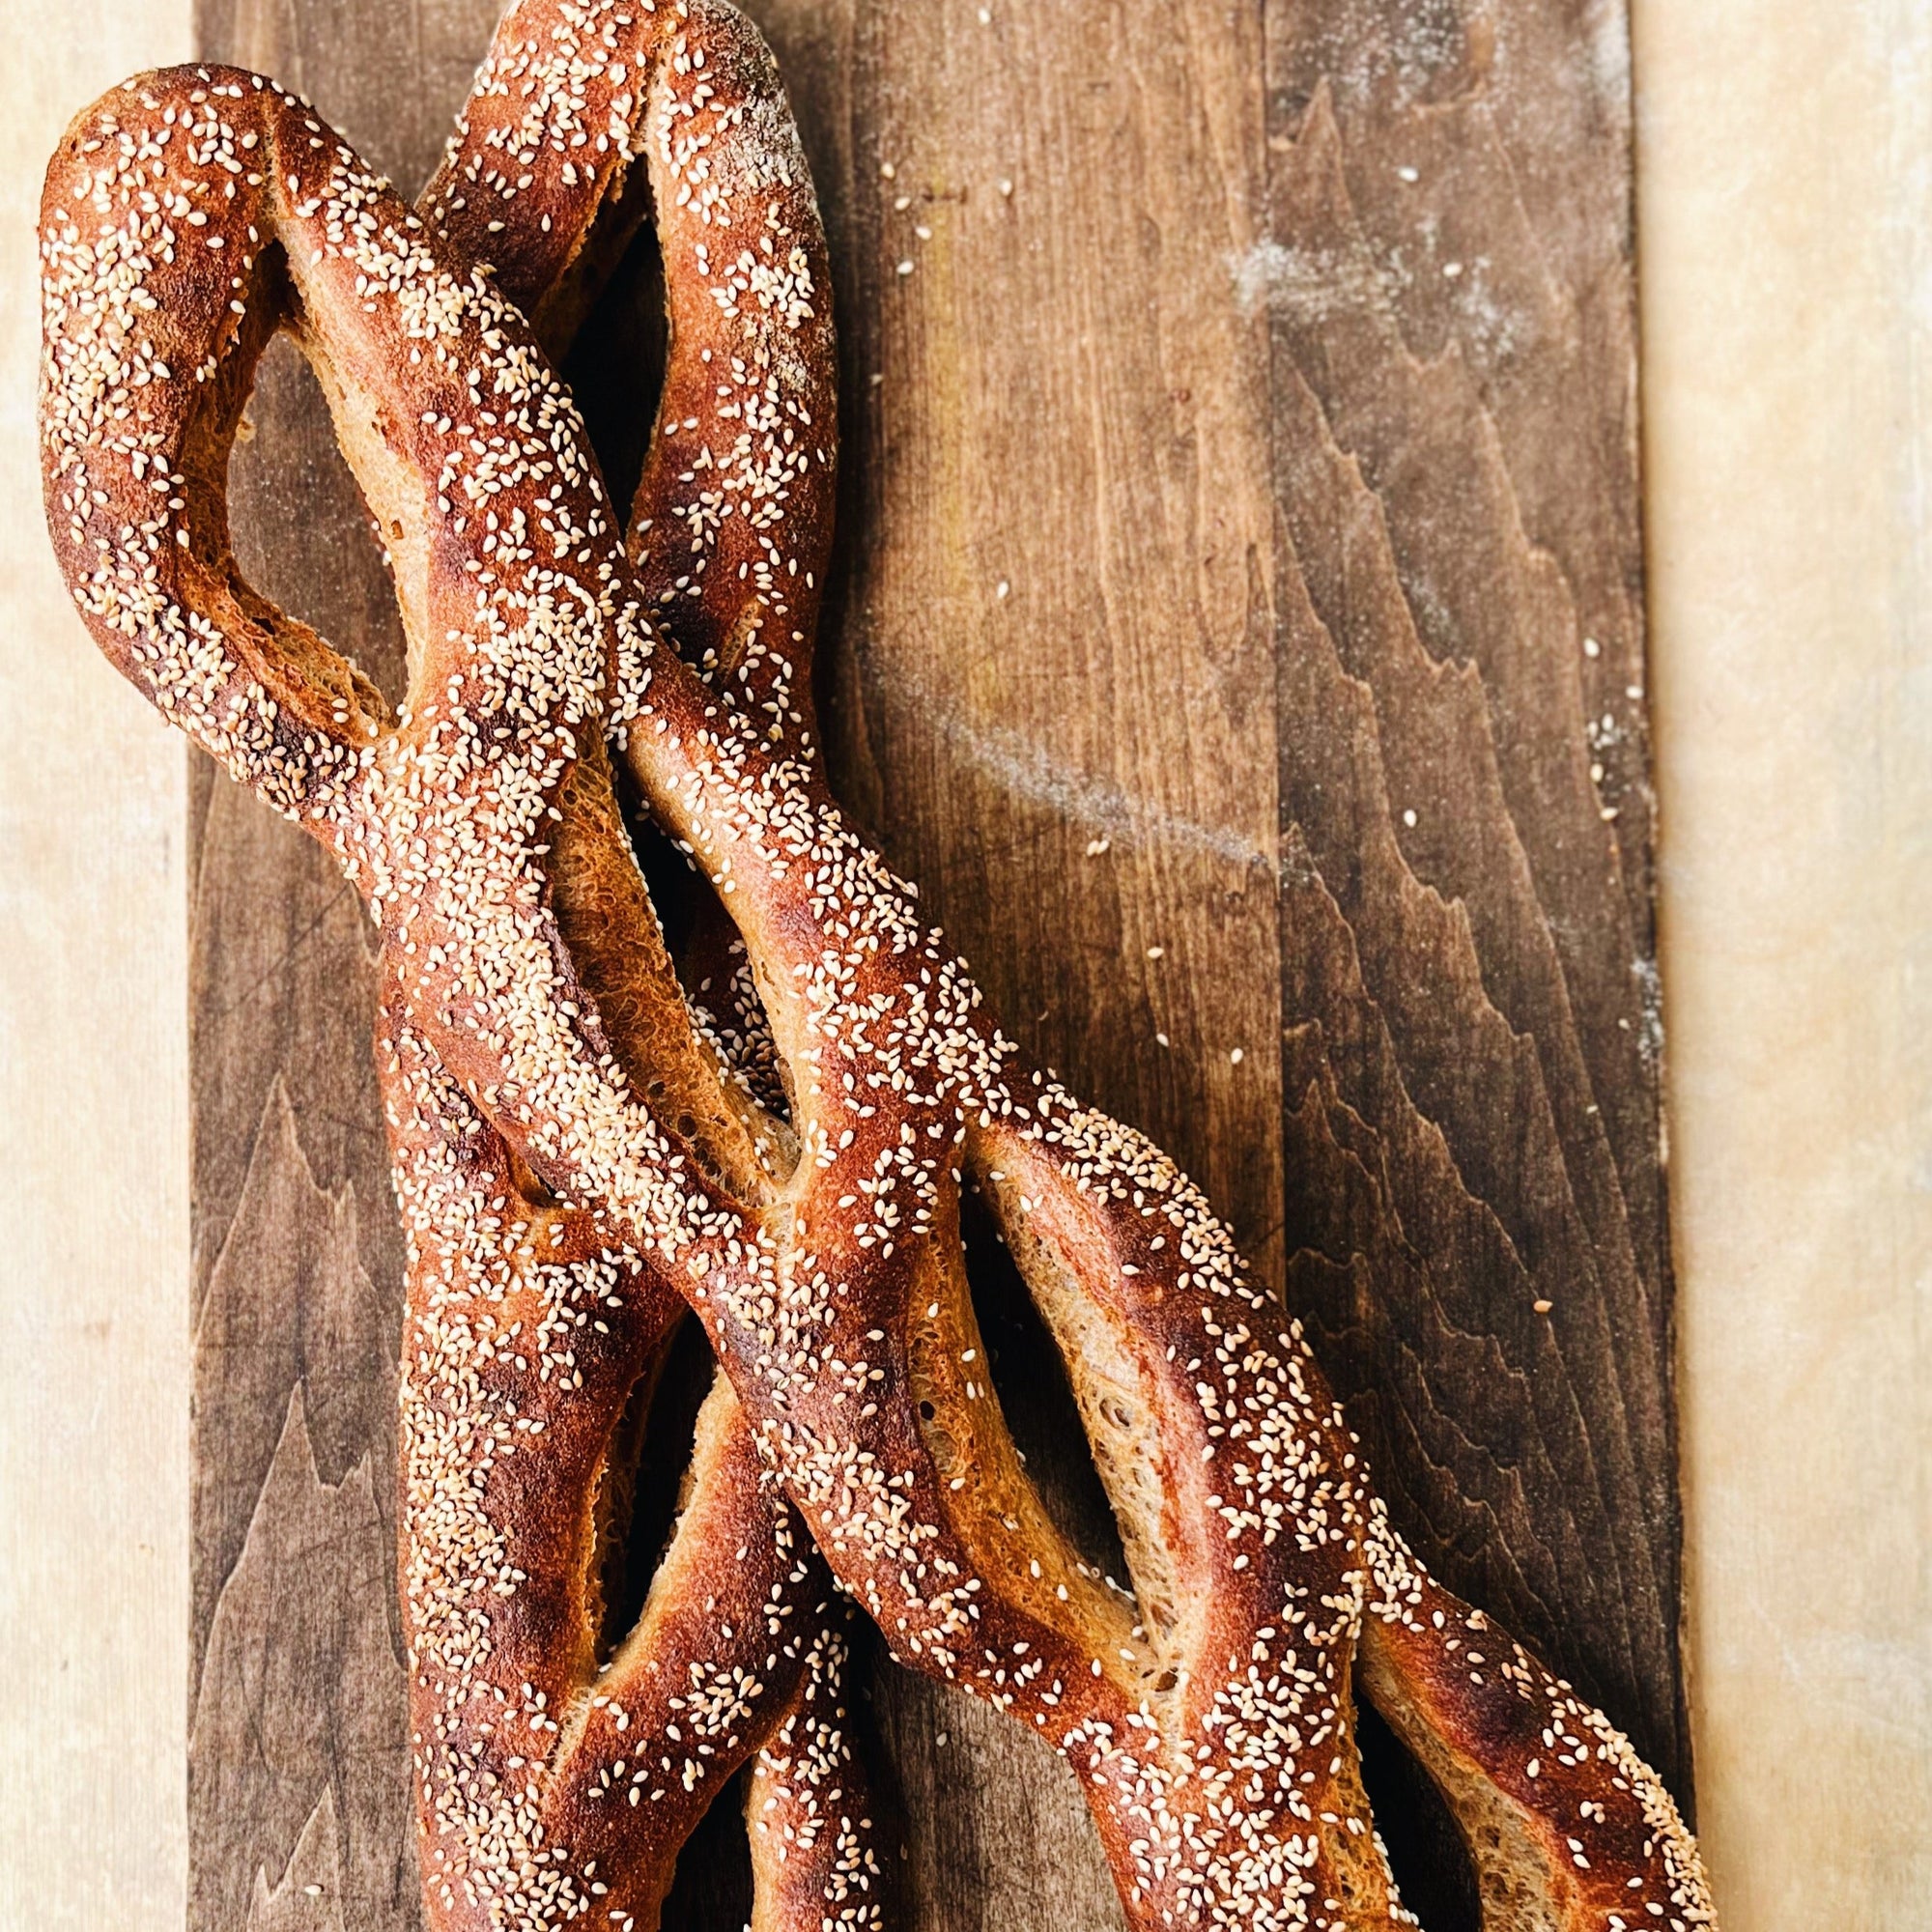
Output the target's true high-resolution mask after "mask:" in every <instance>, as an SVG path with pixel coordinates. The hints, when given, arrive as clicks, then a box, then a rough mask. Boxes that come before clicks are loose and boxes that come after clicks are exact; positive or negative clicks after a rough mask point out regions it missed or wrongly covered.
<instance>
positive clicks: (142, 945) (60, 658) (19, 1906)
mask: <svg viewBox="0 0 1932 1932" xmlns="http://www.w3.org/2000/svg"><path fill="white" fill-rule="evenodd" d="M187 16H188V9H187V4H186V0H179V4H176V0H164V4H160V5H151V6H144V7H142V8H140V9H128V8H127V7H124V6H117V5H114V4H111V0H76V4H74V5H72V6H63V7H62V8H60V9H59V10H58V11H56V10H55V9H53V8H51V7H47V6H42V5H39V4H33V5H24V4H20V0H0V44H4V45H5V46H6V48H7V58H6V64H5V67H4V70H0V101H3V102H4V112H0V482H3V483H4V487H0V597H4V600H5V602H4V611H5V616H4V639H5V641H4V643H0V851H4V854H5V856H4V858H0V933H3V934H4V937H0V1109H4V1113H5V1118H6V1121H7V1126H8V1137H9V1141H10V1143H11V1146H12V1149H13V1151H12V1154H11V1156H10V1159H9V1162H8V1168H9V1179H10V1183H11V1185H10V1188H9V1212H8V1215H7V1225H6V1229H5V1233H4V1235H0V1643H4V1647H5V1655H6V1657H7V1659H8V1691H7V1714H6V1718H5V1719H4V1722H0V1731H4V1734H5V1737H6V1740H7V1743H6V1747H5V1748H0V1925H6V1926H10V1927H12V1926H20V1927H27V1926H35V1927H40V1926H44V1927H47V1928H49V1932H65V1928H69V1927H77V1926H82V1925H87V1926H102V1925H116V1926H127V1927H133V1926H141V1927H148V1926H162V1925H169V1926H172V1925H175V1924H178V1923H179V1922H180V1915H181V1904H180V1901H181V1896H182V1885H183V1879H184V1873H185V1846H184V1837H183V1804H182V1779H181V1776H180V1767H181V1763H182V1685H183V1680H184V1677H185V1670H186V1659H187V1630H186V1626H185V1622H184V1620H183V1617H182V1613H181V1611H182V1605H183V1604H184V1603H185V1601H186V1597H185V1592H186V1590H187V1579H188V1564H187V1435H186V1429H185V1411H184V1406H183V1394H184V1391H185V1389H186V1386H187V1381H186V1378H187V1365H188V1349H187V1303H186V1299H185V1296H184V1295H183V1293H182V1284H183V1282H184V1281H185V1272H184V1270H185V1267H186V1265H187V1065H186V1044H187V1041H186V1027H185V1017H186V1009H185V1003H184V999H183V988H184V983H185V932H184V929H183V920H182V903H183V893H184V877H185V867H184V843H185V840H184V812H185V798H184V793H185V783H184V779H185V769H186V768H185V761H184V759H183V757H182V753H181V751H180V748H179V747H178V746H175V745H171V744H168V743H166V742H164V739H163V738H162V737H160V736H157V734H156V731H155V728H154V714H153V713H152V712H151V711H150V710H149V709H148V707H147V705H145V704H144V703H143V702H142V701H141V700H140V698H139V697H138V696H136V695H135V694H134V693H133V692H132V691H131V690H129V689H128V687H127V686H126V685H124V684H123V683H122V682H121V680H120V679H119V678H117V677H116V676H115V675H114V674H113V673H112V672H111V671H110V670H109V669H108V668H107V667H106V665H105V664H103V663H102V662H101V661H100V660H99V657H97V656H95V654H94V653H92V652H83V651H81V650H80V649H78V648H76V646H77V645H78V644H79V643H80V640H81V637H82V635H83V634H82V633H81V631H80V627H79V625H78V623H77V622H76V621H75V619H74V617H73V614H72V610H71V606H70V605H69V603H68V599H67V594H66V591H65V589H64V587H63V586H62V584H61V582H60V579H59V576H58V575H57V573H56V572H55V570H54V568H53V558H52V554H51V553H50V552H49V550H48V548H47V539H46V529H45V526H44V525H43V522H42V519H41V505H40V483H39V463H38V460H37V459H36V456H35V441H34V369H35V364H36V361H37V358H38V356H39V353H40V343H39V333H40V321H39V315H38V302H37V300H36V298H35V294H34V291H35V289H36V286H37V281H38V273H37V270H36V265H35V240H34V224H35V218H36V214H37V212H38V207H39V202H40V183H41V171H42V169H43V167H44V166H45V165H46V157H47V155H48V154H49V153H50V152H51V150H52V147H53V144H54V142H55V140H56V139H58V137H59V135H60V131H61V129H62V128H63V127H64V126H65V125H66V123H67V121H68V118H69V117H70V115H71V114H72V113H73V112H74V111H75V109H76V108H78V107H79V106H80V105H82V104H83V103H84V102H85V101H87V100H89V99H92V98H93V97H94V96H95V95H96V94H98V93H99V91H100V90H101V89H102V88H103V87H108V86H111V85H112V84H113V83H114V81H115V80H117V79H119V78H121V77H122V76H123V75H125V74H126V73H127V72H128V71H131V70H133V69H135V68H138V67H141V66H144V65H148V64H152V63H153V62H155V61H156V60H161V59H165V58H167V57H168V56H170V55H172V54H174V53H176V52H178V51H179V50H180V49H181V48H182V46H183V45H184V44H185V39H186V34H187V29H188V17H187ZM90 660H91V661H90Z"/></svg>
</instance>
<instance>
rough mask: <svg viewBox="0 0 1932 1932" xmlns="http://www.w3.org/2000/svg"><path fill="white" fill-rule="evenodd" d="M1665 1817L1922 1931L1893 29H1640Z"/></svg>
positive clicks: (1872, 1931)
mask: <svg viewBox="0 0 1932 1932" xmlns="http://www.w3.org/2000/svg"><path fill="white" fill-rule="evenodd" d="M1637 27H1638V36H1637V46H1638V49H1639V52H1640V55H1641V57H1642V58H1641V65H1640V68H1639V71H1640V73H1641V74H1642V75H1643V76H1644V78H1643V85H1642V87H1641V89H1640V94H1639V99H1640V101H1641V118H1642V127H1643V132H1644V142H1643V150H1642V153H1643V156H1644V158H1645V161H1646V163H1647V168H1646V171H1645V172H1644V173H1643V174H1642V176H1641V177H1640V179H1641V181H1642V201H1641V208H1642V219H1643V238H1644V249H1643V261H1644V287H1645V298H1646V308H1645V316H1644V321H1645V327H1646V334H1647V339H1648V343H1649V354H1648V358H1647V367H1646V376H1647V380H1648V395H1649V410H1648V414H1649V425H1650V438H1649V464H1650V483H1651V491H1652V496H1651V538H1652V551H1651V565H1652V583H1653V610H1654V611H1655V613H1656V622H1657V631H1658V637H1659V639H1660V645H1661V648H1660V650H1659V653H1658V660H1657V675H1656V689H1657V717H1658V744H1659V754H1660V761H1659V778H1660V782H1661V785H1662V793H1663V803H1664V825H1665V837H1664V841H1663V854H1664V886H1665V890H1664V919H1665V937H1666V945H1665V949H1664V962H1665V976H1664V991H1665V1003H1666V1013H1667V1018H1668V1022H1669V1029H1670V1069H1671V1071H1670V1098H1671V1118H1672V1120H1673V1122H1674V1130H1673V1134H1672V1159H1673V1164H1674V1169H1675V1173H1674V1188H1673V1196H1674V1200H1675V1205H1676V1216H1677V1231H1678V1235H1677V1237H1678V1255H1679V1259H1680V1263H1681V1265H1682V1268H1683V1276H1684V1280H1685V1281H1686V1283H1687V1284H1688V1292H1687V1293H1686V1295H1685V1297H1684V1303H1683V1364H1684V1372H1683V1380H1684V1387H1685V1389H1686V1391H1687V1393H1688V1395H1689V1398H1690V1399H1689V1401H1688V1403H1687V1405H1686V1415H1685V1431H1684V1441H1685V1452H1686V1463H1685V1471H1686V1487H1687V1491H1688V1493H1689V1498H1690V1525H1691V1536H1690V1611H1691V1645H1690V1656H1691V1664H1692V1672H1691V1683H1692V1688H1693V1692H1694V1696H1695V1700H1696V1708H1697V1709H1698V1711H1699V1713H1700V1721H1699V1723H1698V1725H1697V1752H1698V1756H1697V1770H1698V1777H1697V1783H1698V1801H1699V1803H1698V1809H1699V1819H1700V1823H1701V1826H1702V1829H1703V1836H1704V1845H1705V1850H1706V1853H1707V1855H1708V1857H1709V1859H1710V1861H1711V1867H1712V1875H1713V1877H1714V1879H1715V1881H1716V1883H1717V1887H1718V1895H1719V1899H1720V1900H1721V1901H1722V1902H1723V1904H1724V1906H1725V1909H1726V1911H1727V1912H1728V1914H1729V1923H1730V1924H1731V1926H1732V1927H1733V1928H1736V1932H1760V1928H1777V1932H1784V1928H1787V1927H1788V1928H1791V1932H1798V1928H1801V1927H1808V1926H1827V1925H1829V1926H1832V1927H1834V1928H1844V1932H1903V1928H1906V1927H1919V1926H1924V1925H1927V1924H1932V1903H1928V1901H1932V522H1928V510H1932V503H1928V498H1927V491H1926V479H1927V474H1928V465H1932V334H1928V324H1932V308H1928V301H1927V298H1928V292H1932V13H1928V11H1927V10H1926V9H1925V8H1924V7H1922V6H1916V5H1868V6H1857V7H1845V8H1815V7H1803V6H1792V7H1783V6H1776V7H1774V6H1771V5H1768V4H1765V3H1764V0H1758V3H1757V4H1753V5H1748V6H1735V5H1729V4H1727V5H1724V6H1721V7H1719V6H1697V7H1688V8H1687V7H1685V6H1684V5H1682V4H1681V0H1641V4H1640V6H1639V10H1638V20H1637Z"/></svg>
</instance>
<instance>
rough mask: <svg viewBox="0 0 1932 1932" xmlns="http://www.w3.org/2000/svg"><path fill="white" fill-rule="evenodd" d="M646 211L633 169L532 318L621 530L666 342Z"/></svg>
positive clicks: (661, 289)
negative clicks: (555, 358) (577, 415)
mask: <svg viewBox="0 0 1932 1932" xmlns="http://www.w3.org/2000/svg"><path fill="white" fill-rule="evenodd" d="M649 211H650V185H649V183H648V181H647V180H646V178H645V172H644V170H643V169H642V168H641V167H638V168H633V169H632V170H631V173H630V176H629V178H628V180H627V181H626V183H625V185H624V189H623V191H622V193H621V194H620V195H619V197H618V199H617V201H616V203H615V205H614V206H613V207H612V208H611V209H609V210H608V211H607V212H606V213H603V214H602V215H600V216H599V218H598V220H597V223H596V225H595V226H594V227H593V228H592V230H591V232H590V235H589V238H588V240H587V241H586V243H585V246H584V249H583V252H582V255H580V257H579V258H578V261H577V263H576V264H574V265H573V267H572V270H571V272H570V273H569V274H568V275H566V277H565V278H564V280H563V282H562V283H560V284H559V285H558V287H557V289H556V290H555V291H554V294H553V295H552V297H551V298H548V299H547V300H546V301H545V302H544V303H543V304H542V305H541V307H540V308H539V310H538V313H537V318H536V321H537V332H538V334H539V336H540V337H541V338H542V340H543V343H544V346H545V348H546V350H547V351H551V352H552V353H554V351H555V350H556V349H557V348H558V347H560V346H561V347H563V360H562V362H561V364H560V365H559V369H560V373H561V374H562V376H563V379H564V381H565V382H566V383H567V384H569V385H570V390H571V393H572V395H574V396H575V397H576V398H577V407H578V409H579V410H580V411H581V412H582V415H583V426H584V428H585V429H587V430H588V431H589V432H590V446H591V448H592V449H593V450H595V451H596V453H597V465H598V468H599V469H602V470H603V472H604V480H605V482H606V484H608V485H609V487H610V491H611V502H612V503H614V504H615V505H616V506H617V509H618V511H619V513H620V514H619V521H620V522H621V523H623V524H625V525H626V526H628V525H629V523H630V520H631V501H632V498H633V497H636V495H637V493H638V479H639V476H641V475H642V473H643V468H644V453H645V451H646V450H647V449H648V448H649V447H650V440H651V427H652V424H653V423H654V422H655V420H656V418H657V411H658V393H659V391H660V389H661V388H662V387H663V385H664V368H665V353H666V349H667V346H668V341H669V329H668V324H667V321H666V315H665V281H664V258H663V255H662V254H661V253H660V251H659V248H658V238H657V231H656V230H655V229H654V228H653V227H652V225H651V223H650V221H649V220H648V219H646V218H645V217H646V216H647V215H648V213H649ZM564 345H567V346H564Z"/></svg>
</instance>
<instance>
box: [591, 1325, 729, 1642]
mask: <svg viewBox="0 0 1932 1932" xmlns="http://www.w3.org/2000/svg"><path fill="white" fill-rule="evenodd" d="M712 1373H713V1370H712V1360H711V1346H710V1344H709V1343H708V1342H707V1341H706V1340H705V1339H704V1331H703V1330H702V1329H701V1328H700V1327H699V1326H698V1325H697V1322H696V1320H695V1319H694V1318H692V1317H691V1316H688V1315H687V1316H685V1317H684V1318H683V1319H681V1320H680V1321H678V1322H677V1323H676V1325H675V1326H674V1327H673V1328H672V1330H671V1332H670V1333H669V1335H668V1336H667V1337H666V1338H665V1340H664V1342H663V1344H662V1345H661V1346H660V1347H659V1348H658V1349H657V1350H654V1351H653V1353H652V1355H651V1357H650V1359H649V1360H648V1361H647V1362H646V1363H645V1365H644V1368H643V1372H642V1373H641V1374H640V1375H639V1378H638V1380H637V1383H636V1385H635V1387H633V1389H632V1391H631V1397H630V1401H629V1402H628V1403H627V1404H626V1405H625V1408H624V1413H623V1416H622V1418H621V1419H620V1420H619V1422H618V1424H617V1427H616V1430H615V1432H614V1434H613V1435H612V1437H611V1452H610V1455H609V1457H608V1458H607V1459H606V1462H605V1465H604V1476H603V1481H602V1483H601V1485H600V1487H599V1492H598V1509H597V1527H598V1554H597V1569H598V1575H599V1577H600V1578H601V1581H602V1585H603V1599H604V1613H603V1628H602V1630H601V1631H600V1633H599V1639H598V1661H599V1662H608V1661H609V1659H610V1657H611V1653H612V1652H613V1651H614V1650H615V1649H616V1647H617V1645H618V1644H620V1643H621V1642H622V1641H623V1640H624V1638H625V1637H626V1636H627V1635H628V1634H630V1632H631V1631H632V1630H633V1628H635V1626H636V1624H637V1621H638V1618H639V1615H640V1614H641V1613H642V1611H643V1607H644V1599H645V1598H646V1597H647V1596H648V1595H649V1594H650V1588H651V1579H652V1577H654V1576H656V1574H657V1568H658V1563H659V1560H660V1559H661V1558H662V1557H663V1555H664V1551H665V1547H666V1545H667V1544H668V1543H669V1541H670V1533H671V1529H672V1527H673V1526H674V1524H675V1523H676V1521H677V1514H678V1510H679V1507H680V1506H681V1504H682V1501H683V1499H684V1494H685V1489H686V1485H687V1483H688V1482H689V1480H690V1475H691V1458H692V1445H693V1438H694V1435H695V1433H696V1427H697V1411H698V1410H699V1408H701V1407H702V1406H703V1404H704V1398H705V1396H706V1395H707V1394H708V1393H709V1392H710V1388H711V1378H712Z"/></svg>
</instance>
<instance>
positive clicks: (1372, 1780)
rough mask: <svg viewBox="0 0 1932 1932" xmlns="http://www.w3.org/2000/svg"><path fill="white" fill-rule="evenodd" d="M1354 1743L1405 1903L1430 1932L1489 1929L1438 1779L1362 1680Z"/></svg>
mask: <svg viewBox="0 0 1932 1932" xmlns="http://www.w3.org/2000/svg"><path fill="white" fill-rule="evenodd" d="M1355 1747H1356V1748H1357V1749H1358V1750H1359V1751H1360V1752H1361V1759H1362V1788H1363V1789H1364V1790H1365V1791H1366V1792H1367V1793H1368V1794H1369V1807H1370V1809H1371V1811H1372V1812H1373V1813H1374V1816H1375V1820H1376V1829H1377V1830H1378V1832H1380V1833H1381V1835H1382V1844H1383V1847H1384V1849H1385V1850H1386V1851H1387V1853H1388V1861H1389V1869H1390V1870H1391V1871H1392V1872H1393V1873H1394V1874H1395V1882H1396V1884H1397V1886H1398V1887H1399V1888H1400V1889H1401V1891H1402V1902H1403V1903H1404V1904H1405V1905H1406V1906H1407V1907H1408V1909H1409V1910H1410V1911H1411V1912H1412V1913H1414V1914H1415V1916H1416V1918H1419V1919H1420V1920H1421V1921H1422V1924H1423V1926H1424V1927H1425V1932H1485V1927H1484V1922H1483V1912H1482V1905H1481V1902H1480V1899H1479V1897H1478V1895H1477V1890H1476V1874H1475V1870H1474V1868H1473V1867H1472V1866H1471V1864H1470V1862H1469V1853H1468V1849H1467V1847H1466V1846H1465V1845H1464V1844H1463V1833H1462V1832H1461V1831H1460V1830H1459V1829H1458V1827H1457V1823H1456V1819H1455V1816H1454V1814H1453V1813H1452V1812H1451V1811H1450V1809H1449V1807H1448V1805H1447V1804H1445V1803H1444V1802H1443V1799H1442V1794H1441V1792H1440V1791H1438V1790H1437V1789H1436V1787H1435V1780H1434V1779H1433V1778H1432V1777H1431V1776H1429V1774H1428V1772H1427V1771H1426V1770H1424V1768H1423V1767H1422V1765H1421V1764H1419V1763H1418V1762H1417V1761H1416V1760H1415V1759H1414V1758H1413V1757H1411V1756H1410V1755H1409V1753H1408V1750H1407V1747H1406V1746H1405V1745H1404V1744H1403V1743H1402V1741H1401V1740H1400V1739H1399V1738H1398V1737H1397V1736H1396V1735H1395V1733H1394V1732H1393V1731H1391V1730H1390V1729H1389V1727H1388V1726H1387V1724H1385V1723H1384V1722H1383V1721H1382V1720H1381V1719H1380V1718H1379V1717H1378V1716H1377V1714H1376V1712H1375V1710H1374V1709H1373V1707H1372V1706H1371V1705H1370V1704H1369V1702H1368V1699H1367V1698H1366V1697H1365V1696H1364V1695H1363V1694H1362V1692H1361V1689H1360V1687H1359V1685H1358V1686H1357V1690H1356V1696H1355ZM1489 1932H1499V1928H1496V1927H1493V1926H1492V1927H1490V1928H1489Z"/></svg>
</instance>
